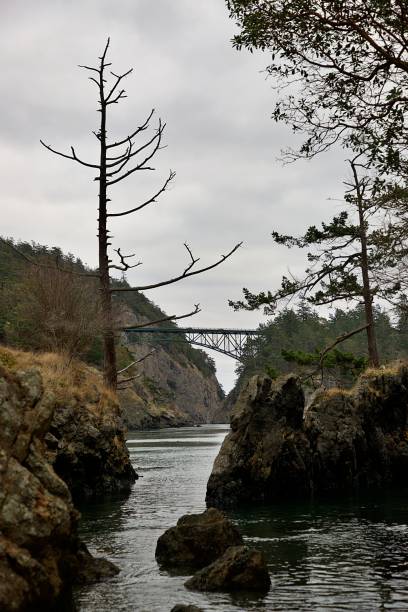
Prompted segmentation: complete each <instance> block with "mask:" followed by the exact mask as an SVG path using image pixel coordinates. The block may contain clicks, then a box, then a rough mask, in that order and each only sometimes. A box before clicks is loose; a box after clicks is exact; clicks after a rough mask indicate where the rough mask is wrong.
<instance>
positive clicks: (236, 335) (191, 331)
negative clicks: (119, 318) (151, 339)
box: [123, 327, 263, 361]
mask: <svg viewBox="0 0 408 612" xmlns="http://www.w3.org/2000/svg"><path fill="white" fill-rule="evenodd" d="M123 331H124V332H125V333H128V334H132V333H134V334H162V335H163V336H167V335H170V334H173V336H174V335H179V336H183V337H182V338H181V339H180V340H175V341H176V342H189V343H190V344H196V345H197V346H202V347H204V348H209V349H212V350H214V351H218V352H219V353H223V354H224V355H228V357H232V358H233V359H238V361H240V360H241V359H242V357H243V355H244V350H245V345H246V343H247V340H248V338H251V337H252V338H253V337H255V336H259V335H261V334H262V333H263V332H262V331H260V330H259V329H228V328H225V327H224V328H204V327H126V328H123Z"/></svg>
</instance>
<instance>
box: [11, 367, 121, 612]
mask: <svg viewBox="0 0 408 612" xmlns="http://www.w3.org/2000/svg"><path fill="white" fill-rule="evenodd" d="M55 405H56V400H55V395H54V394H53V393H52V392H50V391H47V390H45V389H44V387H43V382H42V377H41V375H40V373H39V372H38V370H36V369H33V368H27V369H18V368H12V369H10V368H4V367H2V366H1V365H0V609H1V610H2V612H17V611H20V610H26V609H30V610H48V609H51V607H52V606H54V605H56V604H57V602H58V599H59V598H60V597H61V595H62V594H63V593H64V591H66V590H67V589H69V588H70V586H71V585H72V583H73V582H75V580H76V578H77V577H79V576H80V575H81V572H82V568H83V567H84V566H85V565H87V566H88V575H89V577H90V579H91V580H94V579H97V577H98V571H97V570H95V571H93V570H92V566H93V559H92V557H91V555H90V554H89V552H88V551H87V550H86V548H85V547H84V546H83V545H82V544H81V542H80V541H79V538H78V535H77V524H78V519H79V514H78V512H77V511H76V510H75V508H74V506H73V504H72V499H71V495H70V492H69V489H68V487H67V485H66V484H65V482H63V480H61V478H59V476H57V474H56V473H55V471H54V470H53V468H52V466H51V465H50V464H49V462H48V460H47V457H46V449H45V444H44V436H45V434H46V432H47V431H48V429H49V426H50V423H51V421H52V418H53V413H54V409H55ZM103 565H104V575H106V573H108V574H109V575H112V573H114V572H116V568H115V567H114V566H113V564H110V563H109V562H106V563H104V564H103Z"/></svg>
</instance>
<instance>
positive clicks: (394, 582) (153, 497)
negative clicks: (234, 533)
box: [76, 425, 408, 612]
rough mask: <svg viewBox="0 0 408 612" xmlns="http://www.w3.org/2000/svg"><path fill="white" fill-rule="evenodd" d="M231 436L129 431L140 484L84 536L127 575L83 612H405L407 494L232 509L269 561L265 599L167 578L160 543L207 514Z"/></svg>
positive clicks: (80, 599) (87, 513)
mask: <svg viewBox="0 0 408 612" xmlns="http://www.w3.org/2000/svg"><path fill="white" fill-rule="evenodd" d="M226 431H227V430H226V428H225V426H217V425H213V426H205V427H200V428H185V429H177V430H175V429H173V430H164V431H163V430H162V431H154V432H134V433H130V435H129V449H130V453H131V457H132V461H133V464H134V466H135V468H136V469H137V471H138V472H139V474H140V475H143V478H141V479H140V480H139V481H138V482H137V483H136V485H135V487H134V489H133V492H132V494H131V496H130V497H129V498H127V499H126V500H116V501H114V500H113V501H110V502H109V503H106V502H105V503H99V504H92V505H88V506H87V507H86V508H85V509H82V512H83V519H82V533H81V535H82V537H83V538H84V540H85V541H86V542H87V543H88V545H89V547H90V549H91V551H92V552H94V553H97V554H99V555H102V556H106V557H108V558H109V559H111V560H112V561H114V562H115V563H117V565H119V566H120V567H121V568H122V571H121V573H120V574H119V575H118V576H117V577H115V578H114V579H112V580H110V581H108V582H104V583H101V584H98V585H95V586H92V587H90V588H89V587H87V588H86V589H82V590H80V591H78V592H77V593H76V602H77V604H78V607H79V610H80V611H81V612H88V611H89V612H90V611H92V612H108V611H109V612H120V611H126V612H130V611H132V612H133V611H137V612H139V611H140V612H168V611H169V610H170V609H171V608H172V606H173V605H174V604H176V603H194V604H196V605H197V606H199V607H201V608H202V609H203V610H206V611H210V610H217V611H219V612H237V611H246V610H248V611H249V610H262V611H271V612H272V611H278V610H285V611H290V612H292V611H293V612H294V611H302V612H303V611H309V610H315V611H319V612H321V611H325V610H348V611H353V612H365V611H367V612H373V611H375V610H405V611H407V612H408V526H407V524H408V510H407V509H408V491H407V492H397V493H396V492H393V493H388V494H387V495H380V496H376V497H370V498H369V497H361V498H359V499H354V500H346V501H343V502H341V503H340V502H336V503H334V502H326V503H303V504H299V503H296V504H284V505H279V506H274V507H262V508H258V509H252V510H248V509H246V510H244V509H243V510H241V511H239V512H234V513H233V514H232V515H231V516H232V518H233V519H234V520H235V521H237V523H238V524H239V527H240V529H241V531H242V533H243V534H244V536H245V538H246V540H247V541H248V542H249V543H250V544H253V545H254V546H256V547H258V548H262V550H264V552H265V553H266V555H267V558H268V563H269V568H270V571H271V576H272V588H271V590H270V592H269V594H268V595H267V596H266V597H264V598H256V597H255V598H252V599H245V598H244V599H242V598H239V597H231V596H230V595H224V594H208V595H207V594H201V593H192V592H189V591H187V590H186V589H185V588H184V586H183V583H184V581H185V577H183V576H169V575H168V574H166V573H165V572H161V571H160V570H159V569H158V567H157V564H156V562H155V559H154V550H155V545H156V540H157V538H158V537H159V535H161V534H162V533H163V531H164V530H165V529H167V528H168V527H170V526H171V525H174V524H175V523H176V521H177V519H178V518H179V517H180V516H181V515H182V514H185V513H186V512H199V511H202V510H204V508H205V505H204V497H205V487H206V483H207V479H208V476H209V474H210V471H211V466H212V463H213V461H214V458H215V456H216V454H217V452H218V449H219V446H220V444H221V442H222V440H223V438H224V435H225V434H226Z"/></svg>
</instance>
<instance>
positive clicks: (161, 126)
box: [106, 120, 166, 185]
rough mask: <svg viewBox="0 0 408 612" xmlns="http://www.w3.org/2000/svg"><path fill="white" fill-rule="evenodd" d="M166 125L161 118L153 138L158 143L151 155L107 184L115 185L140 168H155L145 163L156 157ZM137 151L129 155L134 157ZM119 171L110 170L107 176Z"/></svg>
mask: <svg viewBox="0 0 408 612" xmlns="http://www.w3.org/2000/svg"><path fill="white" fill-rule="evenodd" d="M165 127H166V124H165V123H164V124H162V123H161V120H159V127H158V129H157V132H156V135H155V137H154V138H153V139H152V142H153V141H154V140H156V143H155V145H154V147H153V149H152V150H151V152H150V153H149V155H148V156H147V157H145V159H144V160H143V161H142V162H140V163H139V164H137V165H136V166H134V168H131V169H130V170H128V171H127V172H125V174H122V176H118V178H116V179H113V181H107V182H106V185H114V184H115V183H118V182H119V181H122V180H123V179H125V178H126V177H128V176H129V175H130V174H133V172H137V171H138V170H153V169H154V168H151V167H148V166H146V165H145V164H147V162H148V161H150V160H151V159H152V157H154V155H156V153H157V151H158V150H159V148H160V143H161V139H162V135H163V130H164V128H165ZM142 148H145V147H142ZM136 153H137V151H134V152H133V153H132V154H129V157H133V156H134V155H136ZM126 161H127V160H126ZM118 172H119V170H116V171H114V172H111V173H109V172H108V173H107V176H113V175H114V174H117V173H118Z"/></svg>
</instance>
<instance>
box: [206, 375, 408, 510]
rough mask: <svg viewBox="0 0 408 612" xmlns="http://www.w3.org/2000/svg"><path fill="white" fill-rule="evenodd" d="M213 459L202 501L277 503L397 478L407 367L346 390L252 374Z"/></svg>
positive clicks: (407, 400) (404, 450)
mask: <svg viewBox="0 0 408 612" xmlns="http://www.w3.org/2000/svg"><path fill="white" fill-rule="evenodd" d="M231 430H232V431H231V433H230V434H229V435H228V436H227V437H226V439H225V440H224V443H223V445H222V447H221V450H220V452H219V454H218V456H217V458H216V460H215V463H214V467H213V471H212V474H211V476H210V479H209V482H208V486H207V504H208V505H211V506H217V507H223V506H227V505H234V504H236V503H238V502H239V501H248V502H251V501H257V500H264V501H274V502H276V501H279V500H281V499H283V498H287V497H288V496H290V497H298V498H299V497H306V496H308V495H311V494H312V493H316V494H327V493H336V492H340V491H347V492H351V491H353V490H354V489H356V488H370V487H379V486H386V485H390V484H393V483H398V482H404V481H405V480H406V473H407V469H408V433H407V432H408V366H407V365H404V364H400V365H398V366H395V367H394V368H388V369H380V370H371V371H370V370H368V371H367V372H366V373H365V374H364V375H362V376H361V377H360V379H359V380H358V382H357V384H356V385H355V387H354V388H353V389H351V390H342V389H330V390H327V391H326V390H320V391H317V392H316V393H315V394H314V395H313V396H312V397H311V398H310V401H309V403H308V405H307V406H306V407H305V400H304V394H303V390H302V386H301V383H300V380H299V379H298V378H297V377H295V376H288V377H286V378H284V379H283V380H280V381H276V382H273V381H272V380H271V379H270V378H268V377H267V376H257V377H254V378H252V379H251V380H250V381H249V382H248V384H247V386H246V387H245V388H244V390H243V391H242V392H241V394H240V397H239V399H238V402H237V404H236V406H235V407H234V410H233V414H232V418H231Z"/></svg>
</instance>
